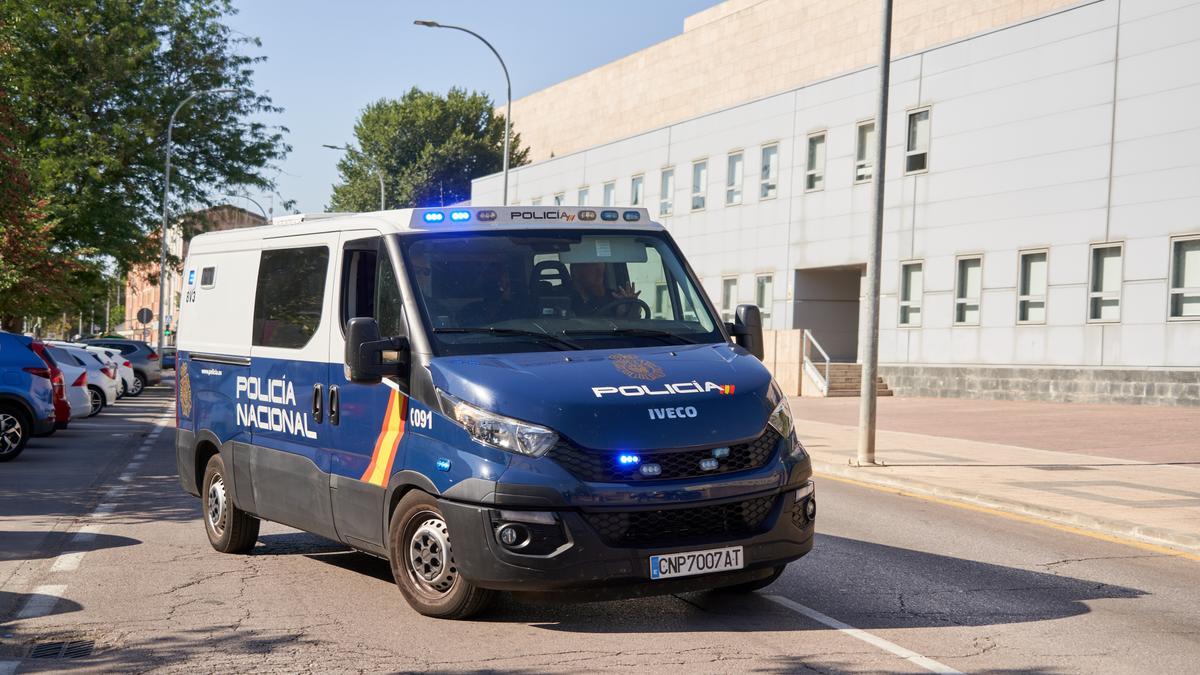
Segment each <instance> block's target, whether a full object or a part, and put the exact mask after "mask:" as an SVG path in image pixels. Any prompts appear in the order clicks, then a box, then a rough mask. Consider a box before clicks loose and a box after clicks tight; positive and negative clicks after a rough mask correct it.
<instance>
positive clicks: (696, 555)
mask: <svg viewBox="0 0 1200 675" xmlns="http://www.w3.org/2000/svg"><path fill="white" fill-rule="evenodd" d="M744 566H745V561H744V560H742V547H741V546H730V547H729V548H712V549H709V550H707V551H688V552H687V553H669V554H666V555H652V556H650V578H651V579H669V578H671V577H690V576H692V575H694V574H709V573H712V572H724V571H726V570H740V569H742V567H744Z"/></svg>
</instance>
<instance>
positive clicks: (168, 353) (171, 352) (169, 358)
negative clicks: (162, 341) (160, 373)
mask: <svg viewBox="0 0 1200 675" xmlns="http://www.w3.org/2000/svg"><path fill="white" fill-rule="evenodd" d="M162 367H163V368H170V369H171V370H175V348H174V347H163V348H162Z"/></svg>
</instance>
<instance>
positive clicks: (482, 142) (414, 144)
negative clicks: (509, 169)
mask: <svg viewBox="0 0 1200 675" xmlns="http://www.w3.org/2000/svg"><path fill="white" fill-rule="evenodd" d="M354 137H355V140H356V145H357V146H358V148H360V150H355V151H352V152H349V153H347V154H346V156H345V157H343V158H342V160H341V161H340V162H338V171H339V172H340V173H341V182H340V183H339V184H337V185H334V186H333V198H332V200H331V204H330V207H331V209H332V210H334V211H374V210H376V209H378V208H379V179H378V178H376V173H375V172H376V171H382V173H383V176H384V183H385V185H386V188H387V189H386V193H387V207H388V208H407V207H415V206H435V205H439V204H453V203H455V202H460V201H463V200H465V199H468V198H470V196H471V180H472V179H474V178H478V177H480V176H486V175H488V174H492V173H496V172H498V171H500V170H501V168H502V167H503V164H504V162H503V158H504V117H502V116H499V115H496V114H495V113H494V111H493V106H492V101H491V99H489V98H488V97H487V96H485V95H483V94H479V93H475V92H471V93H467V92H466V91H464V90H462V89H457V88H455V89H451V90H450V91H449V93H447V94H446V95H445V96H440V95H438V94H436V93H433V92H426V91H421V90H420V89H417V88H415V87H414V88H413V89H411V90H409V91H408V93H406V94H405V95H404V96H403V97H402V98H401V99H400V100H399V101H396V100H393V99H381V100H379V101H376V102H375V103H372V104H370V105H368V106H367V107H366V109H365V110H363V112H362V115H361V116H359V118H358V122H356V123H355V125H354ZM511 140H512V142H511V144H510V145H511V147H510V151H509V163H510V164H511V165H512V166H519V165H521V164H524V163H526V162H527V161H528V156H529V150H528V149H522V148H521V139H520V136H519V135H518V134H513V136H512V139H511Z"/></svg>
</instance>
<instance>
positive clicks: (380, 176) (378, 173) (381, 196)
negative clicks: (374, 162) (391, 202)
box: [321, 143, 387, 211]
mask: <svg viewBox="0 0 1200 675" xmlns="http://www.w3.org/2000/svg"><path fill="white" fill-rule="evenodd" d="M321 147H322V148H329V149H330V150H345V151H346V152H357V153H358V154H360V155H362V156H363V157H366V154H365V153H361V152H358V151H357V150H355V149H354V148H352V147H350V146H348V145H329V144H328V143H322V144H321ZM375 177H376V178H378V179H379V210H380V211H386V210H387V201H386V200H385V199H384V191H383V169H380V168H379V167H375Z"/></svg>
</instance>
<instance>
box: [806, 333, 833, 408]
mask: <svg viewBox="0 0 1200 675" xmlns="http://www.w3.org/2000/svg"><path fill="white" fill-rule="evenodd" d="M814 347H815V348H816V350H817V352H818V353H819V354H820V355H821V358H822V359H823V360H824V363H825V368H824V370H823V371H822V370H818V369H817V365H816V364H815V363H813V359H812V350H813V348H814ZM800 354H801V355H802V356H803V357H804V372H806V373H808V376H809V377H810V378H812V380H813V382H816V383H817V386H819V387H820V388H821V394H822V395H826V394H828V393H829V363H830V361H829V354H826V353H825V350H824V349H822V348H821V343H819V342H817V338H815V337H813V334H812V332H811V331H809V330H808V329H807V328H805V329H804V346H803V347H801V349H800Z"/></svg>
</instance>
